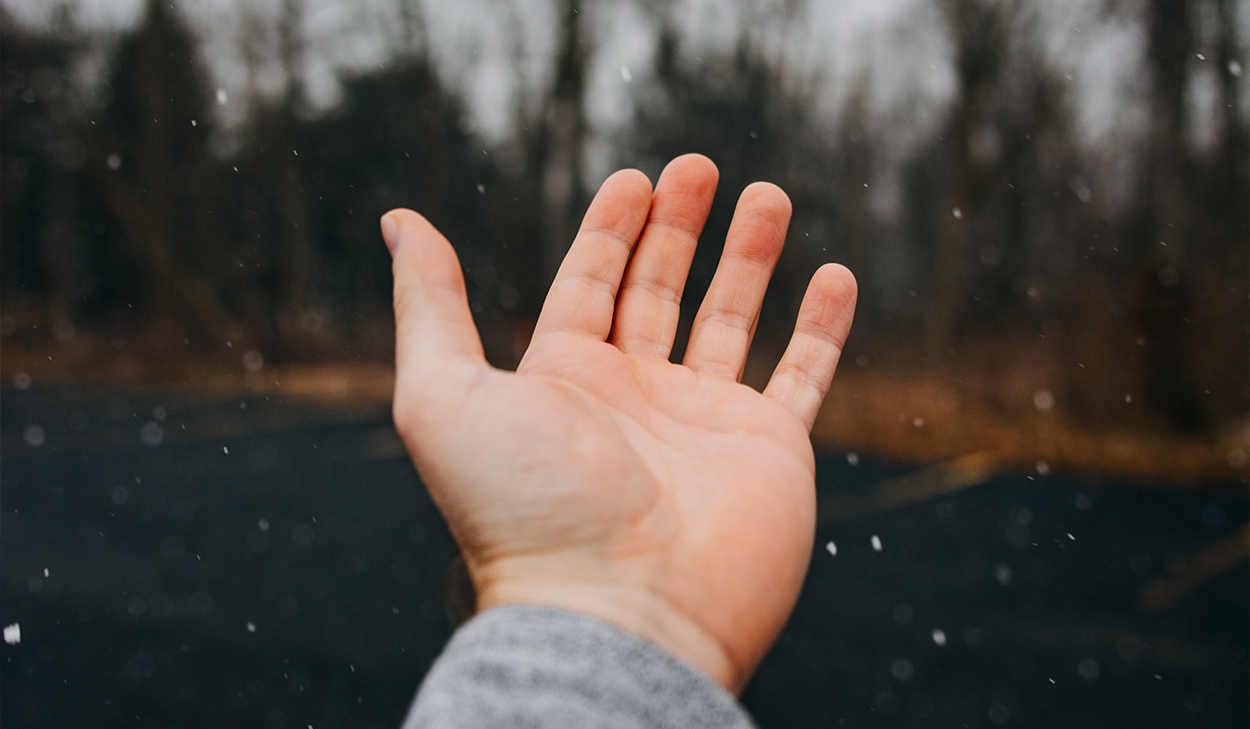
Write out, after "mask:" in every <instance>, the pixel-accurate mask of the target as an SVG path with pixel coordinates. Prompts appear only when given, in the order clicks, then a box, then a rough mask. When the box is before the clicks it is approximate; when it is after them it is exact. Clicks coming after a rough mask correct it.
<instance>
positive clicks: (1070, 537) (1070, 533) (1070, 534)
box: [1068, 532, 1076, 542]
mask: <svg viewBox="0 0 1250 729" xmlns="http://www.w3.org/2000/svg"><path fill="white" fill-rule="evenodd" d="M1068 539H1071V540H1072V541H1074V542H1075V541H1076V537H1074V536H1072V532H1068Z"/></svg>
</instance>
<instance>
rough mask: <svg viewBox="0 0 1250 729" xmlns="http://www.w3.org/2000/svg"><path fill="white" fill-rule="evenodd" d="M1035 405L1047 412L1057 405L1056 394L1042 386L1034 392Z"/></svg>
mask: <svg viewBox="0 0 1250 729" xmlns="http://www.w3.org/2000/svg"><path fill="white" fill-rule="evenodd" d="M1033 407H1035V408H1037V409H1038V410H1041V411H1042V412H1047V411H1049V410H1051V409H1052V408H1054V407H1055V396H1054V395H1052V394H1051V393H1050V390H1047V389H1045V388H1042V389H1041V390H1038V391H1037V392H1035V393H1033Z"/></svg>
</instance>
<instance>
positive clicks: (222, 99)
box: [217, 88, 230, 106]
mask: <svg viewBox="0 0 1250 729" xmlns="http://www.w3.org/2000/svg"><path fill="white" fill-rule="evenodd" d="M229 100H230V97H229V96H226V90H225V89H221V88H219V89H217V103H218V104H221V105H222V106H225V105H226V102H227V101H229Z"/></svg>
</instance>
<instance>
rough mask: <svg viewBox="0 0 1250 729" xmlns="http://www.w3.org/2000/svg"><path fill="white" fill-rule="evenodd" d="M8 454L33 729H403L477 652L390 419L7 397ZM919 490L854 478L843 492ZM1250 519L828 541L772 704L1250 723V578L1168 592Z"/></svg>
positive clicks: (780, 722) (2, 404)
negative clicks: (451, 641) (470, 649)
mask: <svg viewBox="0 0 1250 729" xmlns="http://www.w3.org/2000/svg"><path fill="white" fill-rule="evenodd" d="M0 456H2V458H3V460H2V461H0V489H2V490H0V508H2V509H3V516H2V518H0V549H2V564H0V576H2V582H0V589H2V591H0V596H2V601H0V622H2V623H3V624H4V625H11V624H18V625H20V630H21V640H20V643H16V644H4V645H0V656H3V659H2V660H0V682H2V684H3V702H2V704H0V719H2V721H3V723H4V725H5V726H6V727H28V726H29V727H79V726H126V727H167V726H239V727H253V726H254V727H271V728H274V729H277V728H280V727H299V728H303V727H306V726H313V727H317V728H318V729H320V728H321V727H330V726H359V727H396V726H398V724H399V722H400V721H401V720H402V717H403V715H404V712H405V711H406V709H407V705H408V702H409V701H410V699H411V696H412V694H413V692H414V691H415V689H416V686H417V684H418V683H419V681H420V680H421V677H422V675H423V674H424V672H425V670H426V669H427V668H428V666H429V664H430V662H431V661H432V660H433V659H434V657H435V656H436V655H437V654H438V651H439V650H440V648H441V646H442V644H443V642H444V641H445V640H446V638H447V636H448V635H449V634H450V627H449V623H448V618H447V616H446V613H445V609H444V606H443V588H442V586H443V581H444V579H445V577H446V574H447V566H448V564H449V562H450V560H451V557H452V554H453V552H452V548H451V545H450V541H449V539H448V536H447V533H446V530H445V528H444V526H443V524H442V522H441V520H440V519H439V517H438V515H437V513H436V512H435V510H434V508H433V506H432V504H431V503H430V501H429V499H428V498H427V497H426V495H425V494H424V492H423V490H422V489H421V487H420V483H419V481H418V479H417V476H416V474H415V472H414V471H413V469H412V466H411V465H410V464H409V462H408V461H407V459H406V457H405V456H404V454H403V451H402V448H401V447H400V446H399V443H398V440H397V439H396V437H395V435H394V431H393V430H392V429H391V428H390V426H389V419H388V416H387V413H385V412H378V413H374V414H372V415H364V416H362V415H361V414H360V413H356V414H354V415H351V416H348V415H346V414H344V413H341V412H336V411H334V410H330V409H324V408H318V407H313V406H308V405H299V404H292V403H283V402H280V401H279V400H278V399H277V398H274V399H266V398H265V397H263V396H256V397H249V398H247V399H245V400H229V401H222V400H213V399H206V398H196V397H193V396H188V395H173V394H168V393H159V392H149V393H141V394H135V393H130V394H124V395H122V394H118V393H105V392H99V391H89V390H75V389H68V388H62V389H40V388H37V387H36V388H34V389H30V390H26V391H18V390H14V389H6V390H4V391H3V392H2V393H0ZM850 460H855V461H856V463H855V464H854V465H852V463H851V462H849V461H850ZM905 472H906V470H905V469H902V468H897V467H891V466H887V465H882V464H874V463H870V462H868V461H867V460H865V459H849V460H848V458H847V457H846V454H828V455H824V456H822V457H821V458H820V459H819V463H818V481H819V484H818V488H819V490H820V494H821V496H822V498H825V499H829V498H831V497H833V496H834V495H835V494H845V493H848V492H855V491H856V490H863V489H869V488H872V487H873V486H874V485H875V484H878V483H879V482H881V481H882V480H884V479H889V478H893V477H896V476H899V475H901V474H903V473H905ZM1229 486H1236V485H1229ZM1248 517H1250V502H1248V499H1247V496H1246V490H1245V487H1244V486H1241V487H1240V488H1224V489H1216V490H1203V491H1176V490H1163V489H1152V488H1143V487H1141V486H1135V485H1131V484H1123V483H1110V482H1107V483H1097V482H1092V481H1089V480H1080V479H1074V478H1069V477H1058V476H1049V477H1041V476H1037V475H1033V476H1032V477H1030V476H1027V475H1023V474H1021V475H1015V476H1006V477H1001V478H997V479H995V480H993V481H990V482H989V483H985V484H982V485H980V486H976V487H972V488H968V489H964V490H962V491H959V492H956V493H953V494H949V495H945V496H940V497H937V498H934V499H932V500H928V501H924V502H921V503H917V504H913V505H910V506H905V507H903V508H899V509H896V510H892V511H889V512H883V513H871V514H868V515H864V516H859V517H857V518H854V519H849V520H843V521H837V520H830V521H828V522H827V523H825V524H823V525H822V526H821V527H820V532H819V534H818V539H817V545H816V549H815V552H814V554H813V561H812V569H811V571H810V574H809V576H808V580H807V584H806V586H805V588H804V591H803V594H802V596H801V598H800V601H799V605H798V609H797V610H796V612H795V615H794V617H793V618H792V620H791V621H790V624H789V625H788V626H787V628H786V630H785V633H784V634H783V636H782V638H781V640H780V641H779V642H778V644H777V647H776V648H775V649H774V651H773V652H772V653H771V654H770V656H769V657H768V659H767V660H766V661H765V663H764V665H763V666H762V667H761V668H760V670H759V672H758V673H757V674H756V677H755V679H754V681H753V682H752V683H751V685H750V686H749V687H748V689H747V691H746V693H745V695H744V702H745V703H746V705H747V706H748V708H750V709H751V711H752V712H753V714H754V716H755V717H756V719H757V720H758V722H759V724H760V725H761V726H762V727H764V728H765V729H769V728H771V727H778V728H781V727H830V726H832V727H839V726H848V727H928V726H941V727H947V726H951V727H961V726H967V727H996V726H1014V727H1026V726H1027V727H1055V726H1065V727H1091V728H1092V727H1118V726H1134V727H1154V726H1157V727H1187V726H1192V727H1224V726H1227V727H1245V726H1247V724H1248V723H1250V716H1248V714H1250V710H1248V705H1250V688H1248V686H1247V681H1246V676H1247V668H1248V667H1247V647H1248V642H1250V624H1248V621H1247V616H1248V615H1250V572H1248V571H1247V566H1246V563H1245V562H1244V561H1242V562H1240V564H1238V565H1237V566H1236V567H1235V568H1234V569H1232V570H1229V571H1225V572H1224V573H1223V574H1221V575H1220V576H1218V577H1216V578H1214V579H1212V580H1210V581H1208V582H1206V583H1205V584H1202V585H1201V586H1199V587H1197V588H1195V589H1193V590H1191V591H1189V592H1188V593H1186V594H1183V595H1181V596H1180V597H1179V598H1178V599H1177V600H1176V601H1175V604H1174V605H1172V606H1171V607H1170V608H1168V609H1166V610H1162V611H1156V612H1147V611H1145V610H1143V609H1142V608H1141V607H1140V595H1141V590H1142V588H1143V586H1145V585H1147V584H1149V583H1151V582H1152V581H1156V580H1160V579H1162V580H1170V579H1176V577H1177V576H1178V575H1183V574H1184V571H1185V570H1186V569H1187V568H1186V564H1187V563H1189V562H1190V561H1191V560H1192V559H1193V557H1194V555H1196V554H1199V553H1201V552H1202V550H1204V549H1206V548H1208V547H1209V546H1210V545H1211V544H1212V543H1215V542H1217V541H1218V540H1219V539H1221V538H1227V537H1228V536H1229V535H1232V534H1235V533H1237V530H1238V529H1240V528H1241V526H1242V525H1244V524H1245V523H1246V521H1247V518H1248ZM874 537H875V539H874ZM830 542H832V543H833V545H834V550H830V549H829V547H828V544H829V543H830ZM878 546H879V547H880V549H879V550H878V549H877V548H876V547H878ZM831 551H836V555H835V554H832V553H831Z"/></svg>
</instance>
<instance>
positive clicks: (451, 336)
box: [382, 209, 487, 401]
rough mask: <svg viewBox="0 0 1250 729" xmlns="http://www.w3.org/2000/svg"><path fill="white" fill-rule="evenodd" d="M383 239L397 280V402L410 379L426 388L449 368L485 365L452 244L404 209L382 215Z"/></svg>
mask: <svg viewBox="0 0 1250 729" xmlns="http://www.w3.org/2000/svg"><path fill="white" fill-rule="evenodd" d="M382 237H383V238H384V239H385V240H386V246H387V248H389V249H390V251H391V257H392V259H393V260H392V265H391V270H392V273H393V274H394V277H395V297H394V303H395V369H396V378H397V381H396V395H397V397H396V400H397V401H398V400H399V397H398V395H399V394H400V392H401V385H404V384H406V383H407V382H409V381H410V380H409V378H411V377H413V376H414V375H416V376H417V377H419V379H420V381H423V382H424V384H427V385H431V384H434V383H435V382H436V381H439V380H443V382H442V383H440V384H442V385H446V384H448V383H446V382H445V380H444V378H443V377H440V376H438V375H437V374H435V373H436V372H438V371H440V370H441V371H443V372H447V370H446V368H447V367H448V366H451V367H454V366H456V365H468V367H467V369H477V368H478V367H486V366H487V365H486V358H485V355H484V353H483V351H482V341H481V339H480V338H479V336H478V333H477V326H476V325H475V324H474V323H473V315H472V314H471V313H470V312H469V301H468V297H467V296H466V294H465V287H464V274H463V273H461V271H460V261H459V260H458V259H457V258H456V252H455V250H454V249H452V247H451V243H449V242H447V239H446V238H444V237H443V235H442V234H441V233H439V232H438V230H437V229H436V228H435V227H434V226H433V225H431V224H430V222H429V221H428V220H426V219H425V218H424V217H422V216H421V215H419V214H417V213H415V212H413V211H411V210H404V209H396V210H392V211H390V212H389V213H387V214H386V215H384V216H382ZM416 373H420V374H419V375H418V374H416ZM412 384H413V385H418V383H417V382H413V383H412ZM418 386H419V385H418Z"/></svg>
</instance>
